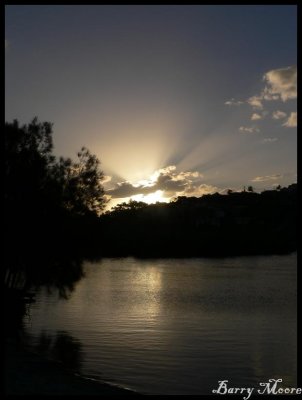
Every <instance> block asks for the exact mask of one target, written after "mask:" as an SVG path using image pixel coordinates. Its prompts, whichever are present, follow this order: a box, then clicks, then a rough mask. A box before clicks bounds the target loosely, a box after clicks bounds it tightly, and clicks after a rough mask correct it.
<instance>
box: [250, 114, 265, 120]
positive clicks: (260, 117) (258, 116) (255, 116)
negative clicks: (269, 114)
mask: <svg viewBox="0 0 302 400" xmlns="http://www.w3.org/2000/svg"><path fill="white" fill-rule="evenodd" d="M259 119H263V115H260V114H257V113H254V114H253V115H252V116H251V120H252V121H257V120H259Z"/></svg>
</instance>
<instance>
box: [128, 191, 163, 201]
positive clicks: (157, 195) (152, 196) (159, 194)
mask: <svg viewBox="0 0 302 400" xmlns="http://www.w3.org/2000/svg"><path fill="white" fill-rule="evenodd" d="M163 193H164V192H163V190H156V192H153V193H149V194H147V195H143V194H137V195H135V196H131V200H135V201H143V202H144V203H147V204H154V203H157V202H165V203H167V202H168V201H169V199H168V198H166V197H164V196H163Z"/></svg>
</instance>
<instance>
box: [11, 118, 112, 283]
mask: <svg viewBox="0 0 302 400" xmlns="http://www.w3.org/2000/svg"><path fill="white" fill-rule="evenodd" d="M4 144H5V182H4V183H5V191H4V192H5V193H4V194H5V195H4V199H5V203H4V207H5V218H4V222H5V232H6V237H5V266H4V267H5V269H6V271H9V273H10V274H11V275H12V276H13V275H14V274H18V271H20V270H22V271H23V272H25V273H26V276H27V277H29V276H30V278H31V279H34V278H36V277H38V276H39V280H40V281H45V278H46V277H47V279H48V280H49V281H53V282H56V278H54V277H53V276H52V274H56V275H58V274H60V276H61V277H63V276H64V273H63V274H62V271H61V267H60V268H57V267H56V265H65V267H66V269H68V268H69V269H72V268H74V267H73V265H75V264H74V263H72V262H71V260H73V259H75V258H77V259H80V258H81V257H82V256H83V254H84V253H85V254H87V253H88V250H87V248H88V246H89V245H90V243H93V240H94V238H93V237H94V236H95V232H93V230H94V229H95V226H96V224H97V222H98V215H99V214H100V212H101V211H102V210H103V208H104V207H105V204H106V201H107V200H106V197H105V195H104V189H103V186H102V180H103V177H104V175H103V172H102V171H101V170H100V162H99V160H98V159H97V157H96V156H95V155H93V154H91V153H90V152H89V150H88V149H86V148H85V147H83V148H82V149H81V150H80V151H79V153H78V154H77V158H78V159H77V161H75V162H74V161H72V160H71V159H64V158H62V157H61V158H60V159H59V160H57V159H56V157H55V156H54V155H53V153H52V150H53V140H52V124H51V123H49V122H39V121H38V118H34V119H33V120H32V121H31V122H30V123H29V124H27V125H23V126H20V124H19V122H18V121H17V120H14V121H13V122H12V123H8V122H7V123H6V124H5V132H4ZM62 260H63V261H62ZM42 267H43V268H42ZM80 275H81V274H80V273H76V274H75V275H73V274H68V276H69V277H72V279H73V277H75V278H76V279H77V278H78V277H79V276H80ZM62 279H63V280H64V279H65V277H64V278H62ZM72 279H71V280H72Z"/></svg>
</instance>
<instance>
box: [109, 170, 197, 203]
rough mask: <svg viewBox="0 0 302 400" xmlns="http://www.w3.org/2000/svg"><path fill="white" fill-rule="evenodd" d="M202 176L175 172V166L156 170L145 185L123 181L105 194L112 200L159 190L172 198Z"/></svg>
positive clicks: (195, 173) (189, 172) (188, 172)
mask: <svg viewBox="0 0 302 400" xmlns="http://www.w3.org/2000/svg"><path fill="white" fill-rule="evenodd" d="M201 178H202V175H201V174H200V173H199V172H197V171H194V172H192V171H187V172H180V173H178V172H176V167H175V166H173V165H172V166H169V167H166V168H163V169H160V170H158V171H157V172H156V173H155V174H154V177H153V179H152V180H150V181H149V182H148V183H147V184H145V185H143V184H133V183H131V182H128V181H125V182H120V183H118V184H117V186H116V187H115V188H113V189H109V190H107V194H108V195H110V196H111V197H112V198H123V197H131V196H135V195H138V194H143V195H146V194H149V193H153V192H156V191H157V190H161V191H163V192H164V195H165V196H166V197H172V196H174V195H175V194H177V193H184V192H185V191H186V190H188V189H189V188H190V187H191V186H192V182H194V183H195V184H196V183H198V181H200V179H201Z"/></svg>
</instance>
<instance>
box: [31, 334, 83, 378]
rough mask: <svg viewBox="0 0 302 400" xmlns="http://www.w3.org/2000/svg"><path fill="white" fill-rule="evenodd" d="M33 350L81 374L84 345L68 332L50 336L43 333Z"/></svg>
mask: <svg viewBox="0 0 302 400" xmlns="http://www.w3.org/2000/svg"><path fill="white" fill-rule="evenodd" d="M33 349H34V350H35V351H36V352H37V353H39V354H41V355H43V356H45V357H47V358H49V359H52V360H55V361H59V362H61V363H62V364H63V365H64V366H65V367H67V368H68V369H70V370H72V371H75V372H80V370H81V366H82V353H83V350H82V344H81V342H80V341H79V340H78V339H76V338H75V337H73V336H71V335H70V334H69V333H68V332H66V331H59V332H56V333H55V334H54V333H52V334H49V333H47V332H46V331H42V332H41V333H40V335H39V337H38V340H37V342H36V344H35V346H33Z"/></svg>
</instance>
